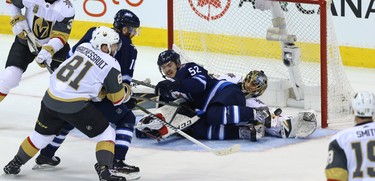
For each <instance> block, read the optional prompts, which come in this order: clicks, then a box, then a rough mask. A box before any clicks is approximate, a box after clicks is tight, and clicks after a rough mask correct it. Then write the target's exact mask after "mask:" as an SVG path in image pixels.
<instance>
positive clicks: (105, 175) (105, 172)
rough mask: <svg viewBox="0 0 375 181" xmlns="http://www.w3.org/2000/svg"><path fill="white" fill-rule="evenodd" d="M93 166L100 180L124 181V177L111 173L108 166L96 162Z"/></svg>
mask: <svg viewBox="0 0 375 181" xmlns="http://www.w3.org/2000/svg"><path fill="white" fill-rule="evenodd" d="M94 167H95V170H96V173H98V176H99V180H100V181H126V178H125V177H122V176H117V175H114V174H113V173H112V170H111V169H109V168H108V166H105V165H100V164H99V163H96V164H95V165H94Z"/></svg>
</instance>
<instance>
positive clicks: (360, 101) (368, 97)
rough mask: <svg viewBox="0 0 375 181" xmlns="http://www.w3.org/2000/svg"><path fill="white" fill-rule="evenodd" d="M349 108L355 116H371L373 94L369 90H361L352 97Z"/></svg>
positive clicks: (373, 106)
mask: <svg viewBox="0 0 375 181" xmlns="http://www.w3.org/2000/svg"><path fill="white" fill-rule="evenodd" d="M351 109H352V110H353V113H354V115H355V116H358V117H372V116H374V113H375V95H374V94H373V93H371V92H366V91H361V92H358V93H356V94H355V96H354V98H353V99H352V104H351Z"/></svg>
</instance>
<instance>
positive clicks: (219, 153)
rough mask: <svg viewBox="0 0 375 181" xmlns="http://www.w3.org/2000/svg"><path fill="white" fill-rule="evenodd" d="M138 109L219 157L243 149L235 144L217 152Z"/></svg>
mask: <svg viewBox="0 0 375 181" xmlns="http://www.w3.org/2000/svg"><path fill="white" fill-rule="evenodd" d="M136 107H137V108H138V109H140V110H141V111H143V112H145V113H146V114H149V115H150V116H151V117H152V118H154V119H156V120H158V121H160V122H161V123H162V124H163V125H165V126H167V127H169V128H171V129H173V130H174V131H176V132H177V133H178V134H180V135H181V136H183V137H184V138H186V139H188V140H189V141H191V142H193V143H195V144H196V145H198V146H200V147H202V148H204V149H206V150H207V151H209V152H211V153H213V154H215V155H217V156H224V155H229V154H233V153H236V152H238V151H240V149H241V145H239V144H235V145H233V146H231V147H228V148H225V149H220V150H217V149H213V148H211V147H209V146H207V145H205V144H203V143H202V142H200V141H198V140H197V139H195V138H193V137H191V136H189V135H188V134H186V133H185V132H183V131H181V130H180V129H178V128H176V127H174V126H173V125H171V124H169V123H168V122H166V121H163V120H161V119H160V118H158V117H157V116H156V115H155V114H153V113H151V112H150V111H148V110H147V109H145V108H143V107H142V106H140V105H136Z"/></svg>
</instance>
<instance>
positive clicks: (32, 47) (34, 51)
mask: <svg viewBox="0 0 375 181" xmlns="http://www.w3.org/2000/svg"><path fill="white" fill-rule="evenodd" d="M23 33H24V34H25V37H26V40H27V45H28V46H29V49H30V52H31V53H32V54H34V55H38V54H39V50H38V47H37V46H36V45H35V43H34V42H33V41H32V40H31V38H30V35H29V33H28V32H27V31H25V30H24V31H23ZM43 64H44V65H45V66H46V68H47V70H48V72H49V73H51V74H52V73H53V70H52V69H51V66H49V65H48V64H47V63H46V62H43Z"/></svg>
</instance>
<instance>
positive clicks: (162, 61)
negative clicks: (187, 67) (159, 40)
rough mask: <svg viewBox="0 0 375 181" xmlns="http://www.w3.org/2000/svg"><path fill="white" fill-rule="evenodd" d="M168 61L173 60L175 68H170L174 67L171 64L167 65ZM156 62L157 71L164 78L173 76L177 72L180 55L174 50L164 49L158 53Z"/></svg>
mask: <svg viewBox="0 0 375 181" xmlns="http://www.w3.org/2000/svg"><path fill="white" fill-rule="evenodd" d="M169 62H174V63H175V64H176V66H177V67H176V68H175V69H176V70H172V69H171V68H174V67H171V65H168V63H169ZM157 64H158V67H159V71H160V73H161V74H162V76H163V77H164V78H165V76H167V77H169V78H173V77H174V76H175V75H176V73H177V69H178V68H179V67H180V65H181V61H180V55H179V54H178V53H177V52H175V51H174V50H165V51H163V52H161V53H160V54H159V57H158V62H157Z"/></svg>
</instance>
